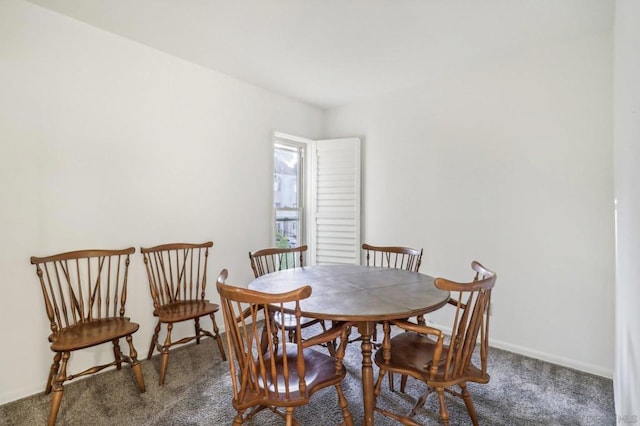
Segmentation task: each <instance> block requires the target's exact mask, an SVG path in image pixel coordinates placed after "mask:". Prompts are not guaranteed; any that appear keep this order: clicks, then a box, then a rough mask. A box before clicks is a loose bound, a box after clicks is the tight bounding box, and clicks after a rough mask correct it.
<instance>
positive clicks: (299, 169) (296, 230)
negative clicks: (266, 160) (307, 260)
mask: <svg viewBox="0 0 640 426" xmlns="http://www.w3.org/2000/svg"><path fill="white" fill-rule="evenodd" d="M305 148H306V144H305V143H304V142H301V141H296V140H294V139H293V138H290V137H288V136H285V135H279V134H276V137H275V141H274V145H273V208H274V219H275V228H274V229H275V247H296V246H298V245H302V244H304V243H305V240H306V239H305V234H304V230H305V226H304V225H305V224H304V217H305V211H304V194H305V190H304V189H305V177H304V176H305V175H304V169H305V168H304V158H305V156H304V152H305Z"/></svg>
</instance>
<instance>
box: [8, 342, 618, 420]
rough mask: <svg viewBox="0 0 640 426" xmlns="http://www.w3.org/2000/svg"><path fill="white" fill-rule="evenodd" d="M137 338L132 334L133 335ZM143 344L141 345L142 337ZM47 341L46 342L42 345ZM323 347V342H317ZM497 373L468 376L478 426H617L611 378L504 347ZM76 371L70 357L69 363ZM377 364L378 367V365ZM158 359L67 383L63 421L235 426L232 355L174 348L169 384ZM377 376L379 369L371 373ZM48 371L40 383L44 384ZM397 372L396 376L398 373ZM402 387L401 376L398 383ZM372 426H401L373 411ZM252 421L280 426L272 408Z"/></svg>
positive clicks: (424, 415) (460, 412)
mask: <svg viewBox="0 0 640 426" xmlns="http://www.w3.org/2000/svg"><path fill="white" fill-rule="evenodd" d="M134 341H135V339H134ZM136 343H137V346H138V347H143V346H145V344H143V343H142V342H136ZM43 348H44V345H43ZM319 349H320V350H322V348H319ZM489 359H490V361H489V373H490V374H491V381H490V382H489V383H488V384H486V385H477V384H469V390H470V392H471V394H472V397H473V401H474V405H475V407H476V411H477V413H478V419H479V422H480V424H481V425H510V426H511V425H598V426H603V425H615V424H616V417H615V410H614V404H613V385H612V381H611V380H609V379H605V378H602V377H598V376H594V375H590V374H586V373H582V372H579V371H575V370H572V369H568V368H564V367H560V366H557V365H553V364H549V363H545V362H542V361H539V360H535V359H531V358H526V357H523V356H520V355H516V354H513V353H510V352H506V351H503V350H499V349H493V348H492V349H491V350H490V353H489ZM69 364H70V367H71V370H70V371H73V370H72V369H73V355H72V358H71V362H70V363H69ZM345 365H346V367H347V370H348V375H347V378H346V379H345V382H344V384H343V389H344V391H345V394H346V396H347V399H348V401H349V408H350V410H351V412H352V414H353V417H354V421H355V424H356V425H360V424H362V397H361V391H360V369H361V356H360V345H359V343H355V344H351V345H349V347H348V348H347V355H346V358H345ZM374 368H375V365H374ZM159 369H160V360H159V358H158V357H157V356H155V357H154V358H152V359H151V360H150V361H146V360H145V361H143V362H142V370H143V374H144V379H145V383H146V386H147V391H146V393H144V394H140V393H139V392H138V391H137V386H136V384H135V380H134V378H133V375H132V373H131V370H130V368H129V367H128V366H126V367H123V369H122V370H120V371H116V370H112V371H107V372H105V373H102V374H98V375H95V376H92V377H90V378H88V379H86V380H80V381H76V382H73V381H72V382H70V383H69V384H68V385H66V386H65V393H64V397H63V399H62V406H61V409H60V412H59V414H58V423H57V424H58V425H60V426H64V425H82V426H84V425H92V426H99V425H149V426H151V425H158V426H160V425H167V426H169V425H171V426H176V425H184V426H186V425H224V424H231V422H232V419H233V416H234V414H235V411H234V410H233V408H232V406H231V392H232V391H231V381H230V379H229V367H228V363H227V362H225V361H222V359H221V357H220V355H219V353H218V350H217V347H216V346H215V343H214V341H213V340H212V339H205V340H204V341H203V343H201V344H200V345H199V346H196V345H188V346H183V347H181V348H177V349H175V350H174V351H172V353H171V357H170V360H169V368H168V371H167V376H166V379H165V384H164V386H162V387H160V386H158V372H159ZM375 374H376V376H377V369H376V371H375ZM44 379H46V378H45V377H43V388H44ZM398 379H399V377H396V380H398ZM396 389H399V384H398V383H397V384H396ZM423 390H424V385H423V384H421V383H419V382H417V381H415V380H411V379H409V384H408V385H407V393H406V394H401V393H399V392H397V391H396V392H395V393H392V392H390V391H389V388H388V384H387V383H386V379H385V383H384V386H383V392H382V395H381V396H380V397H379V398H378V405H380V406H383V407H394V409H397V410H399V411H401V412H405V411H408V410H409V409H410V408H411V406H412V404H413V402H414V401H415V398H416V397H418V396H419V395H420V394H421V393H422V391H423ZM447 396H448V397H449V398H448V399H447V405H448V408H449V413H450V415H451V424H452V425H467V424H471V421H470V420H469V416H468V414H467V412H466V409H465V407H464V403H463V402H462V401H461V400H459V399H457V398H454V397H452V396H449V395H447ZM50 401H51V398H50V396H49V395H43V394H38V395H33V396H30V397H28V398H24V399H21V400H18V401H14V402H11V403H8V404H4V405H2V406H0V424H1V425H44V424H46V420H47V416H48V413H49V407H50ZM437 413H438V401H437V396H436V395H434V394H432V395H431V396H430V397H429V400H428V401H427V403H426V404H425V406H424V408H422V409H421V410H420V411H419V413H418V416H417V417H416V418H415V419H416V420H417V421H418V422H420V423H422V424H425V425H436V424H439V422H438V414H437ZM296 418H297V419H298V421H299V422H300V423H301V424H304V425H331V424H338V423H339V422H340V421H341V420H342V416H341V414H340V411H339V410H338V406H337V397H336V392H335V388H333V387H330V388H328V389H324V390H322V391H320V392H318V393H317V394H315V395H314V398H313V399H312V401H311V403H310V404H309V405H307V406H304V407H300V408H297V409H296ZM375 423H376V425H395V424H397V423H396V422H394V421H393V420H391V419H389V418H386V417H384V416H381V415H380V414H376V417H375ZM251 424H253V425H283V424H284V421H283V420H282V419H281V418H280V417H278V416H276V415H275V414H273V413H271V412H269V411H268V410H267V411H263V412H261V413H259V414H258V415H257V416H256V417H255V418H254V420H253V422H252V423H251Z"/></svg>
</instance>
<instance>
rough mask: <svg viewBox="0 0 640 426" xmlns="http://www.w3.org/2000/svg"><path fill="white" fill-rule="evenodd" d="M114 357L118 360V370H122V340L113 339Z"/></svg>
mask: <svg viewBox="0 0 640 426" xmlns="http://www.w3.org/2000/svg"><path fill="white" fill-rule="evenodd" d="M111 343H113V357H114V358H115V360H116V369H118V370H121V369H122V353H121V352H120V339H113V340H112V341H111Z"/></svg>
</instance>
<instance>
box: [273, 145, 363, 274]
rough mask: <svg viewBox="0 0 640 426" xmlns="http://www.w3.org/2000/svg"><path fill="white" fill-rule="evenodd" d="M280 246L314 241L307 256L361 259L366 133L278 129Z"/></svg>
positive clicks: (276, 218)
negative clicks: (317, 134) (329, 135)
mask: <svg viewBox="0 0 640 426" xmlns="http://www.w3.org/2000/svg"><path fill="white" fill-rule="evenodd" d="M273 211H274V214H273V218H274V228H273V229H274V243H275V247H295V246H300V245H303V244H307V245H308V246H309V254H308V255H307V262H308V263H309V264H311V265H315V264H323V263H334V264H335V263H344V264H358V263H360V139H358V138H344V139H330V140H320V141H312V140H307V139H302V138H297V137H294V136H289V135H285V134H282V133H275V135H274V144H273Z"/></svg>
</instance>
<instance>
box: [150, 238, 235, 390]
mask: <svg viewBox="0 0 640 426" xmlns="http://www.w3.org/2000/svg"><path fill="white" fill-rule="evenodd" d="M212 246H213V243H212V242H211V241H209V242H206V243H202V244H188V243H174V244H164V245H159V246H156V247H151V248H144V247H142V248H141V249H140V251H141V252H142V255H143V256H144V264H145V267H146V270H147V278H148V279H149V290H150V291H151V298H152V299H153V315H154V316H156V317H158V323H157V325H156V328H155V330H154V333H153V337H152V339H151V345H150V346H149V353H148V354H147V359H151V356H152V355H153V352H154V351H155V350H156V349H157V350H158V352H160V353H161V362H160V385H162V384H163V383H164V378H165V374H166V372H167V365H168V363H169V350H170V349H171V347H172V346H175V345H181V344H184V343H188V342H191V341H192V340H194V339H195V340H196V343H197V344H200V339H201V338H202V337H212V338H214V339H215V340H216V342H217V343H218V349H219V350H220V354H221V355H222V359H223V360H226V359H227V358H226V355H225V352H224V346H223V344H222V338H221V337H220V333H219V330H218V324H217V323H216V319H215V313H216V312H217V311H218V310H219V309H220V307H219V306H218V305H217V304H215V303H211V302H209V300H207V299H205V292H206V289H207V260H208V256H209V248H211V247H212ZM204 316H209V317H210V318H211V322H212V323H213V333H212V332H210V331H209V330H205V329H203V328H202V327H201V326H200V318H201V317H204ZM190 320H193V321H194V325H195V335H193V336H188V337H183V338H182V339H180V340H176V341H173V340H172V335H171V332H172V330H173V325H174V324H175V323H178V322H182V321H190ZM162 324H166V325H167V333H166V336H165V339H164V342H163V343H159V340H158V337H159V334H160V330H161V326H162Z"/></svg>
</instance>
